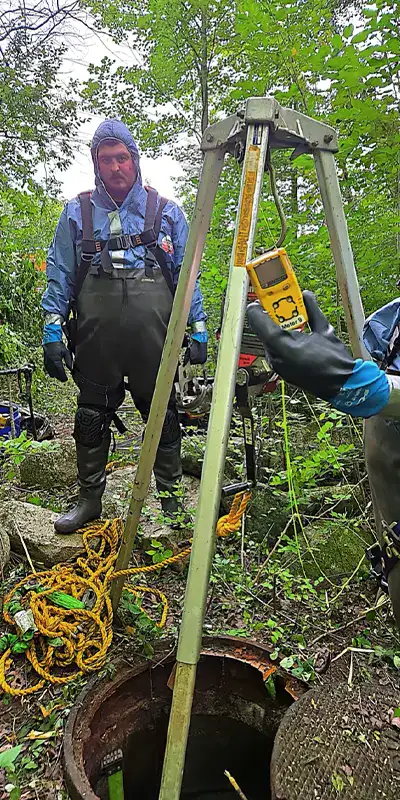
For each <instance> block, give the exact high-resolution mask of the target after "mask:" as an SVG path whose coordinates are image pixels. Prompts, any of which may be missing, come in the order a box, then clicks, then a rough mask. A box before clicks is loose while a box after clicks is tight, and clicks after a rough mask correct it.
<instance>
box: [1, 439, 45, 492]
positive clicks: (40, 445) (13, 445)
mask: <svg viewBox="0 0 400 800" xmlns="http://www.w3.org/2000/svg"><path fill="white" fill-rule="evenodd" d="M57 448H58V445H57V443H56V442H52V441H43V442H35V441H34V440H33V439H28V437H27V435H26V431H23V432H22V433H21V434H20V436H17V437H16V438H15V439H4V440H1V441H0V463H1V461H4V466H5V467H6V469H8V473H7V479H8V480H12V478H13V477H14V476H15V475H16V473H17V470H18V467H19V465H20V464H22V462H23V460H24V458H25V456H26V455H27V453H28V451H29V452H30V451H32V450H45V451H47V452H48V451H52V450H57Z"/></svg>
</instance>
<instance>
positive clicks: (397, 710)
mask: <svg viewBox="0 0 400 800" xmlns="http://www.w3.org/2000/svg"><path fill="white" fill-rule="evenodd" d="M393 716H394V717H400V707H399V706H398V707H397V708H395V709H394V711H393Z"/></svg>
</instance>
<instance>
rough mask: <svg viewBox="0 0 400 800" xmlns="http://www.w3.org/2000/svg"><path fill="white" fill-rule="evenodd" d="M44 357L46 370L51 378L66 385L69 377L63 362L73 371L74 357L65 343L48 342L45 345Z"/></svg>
mask: <svg viewBox="0 0 400 800" xmlns="http://www.w3.org/2000/svg"><path fill="white" fill-rule="evenodd" d="M43 355H44V368H45V370H46V372H47V374H48V375H50V378H57V380H58V381H61V382H62V383H65V381H67V380H68V376H67V374H66V372H65V369H64V363H63V362H65V365H66V367H68V369H72V356H71V353H70V352H69V350H68V349H67V348H66V347H65V344H64V342H62V341H60V342H47V344H44V345H43Z"/></svg>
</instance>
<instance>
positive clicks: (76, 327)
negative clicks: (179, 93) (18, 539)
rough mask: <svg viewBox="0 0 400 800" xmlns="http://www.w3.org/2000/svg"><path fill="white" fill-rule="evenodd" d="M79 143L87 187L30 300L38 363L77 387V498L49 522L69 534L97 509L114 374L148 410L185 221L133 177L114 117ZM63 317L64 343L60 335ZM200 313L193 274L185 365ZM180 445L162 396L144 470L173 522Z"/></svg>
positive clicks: (201, 336)
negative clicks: (40, 314)
mask: <svg viewBox="0 0 400 800" xmlns="http://www.w3.org/2000/svg"><path fill="white" fill-rule="evenodd" d="M91 153H92V159H93V165H94V171H95V177H96V188H95V190H94V191H93V192H85V193H83V194H81V195H79V196H78V197H77V198H74V199H73V200H71V201H70V202H68V203H67V204H66V206H65V208H64V210H63V212H62V214H61V217H60V220H59V222H58V225H57V229H56V232H55V236H54V239H53V242H52V245H51V247H50V250H49V253H48V258H47V289H46V291H45V293H44V296H43V300H42V306H43V308H44V311H45V315H46V316H45V325H44V335H43V348H44V363H45V368H46V371H47V372H48V374H49V375H50V376H51V377H53V378H57V379H58V380H60V381H66V380H67V374H66V372H65V367H64V364H65V365H66V366H67V367H68V368H69V369H71V368H73V378H74V380H75V382H76V384H77V386H78V388H79V396H78V409H77V412H76V415H75V426H74V434H73V435H74V438H75V442H76V452H77V464H78V481H79V487H80V490H79V500H78V503H77V505H76V506H75V507H74V508H73V509H72V510H71V511H69V512H68V513H66V514H64V515H63V516H62V517H60V518H59V519H57V521H56V522H55V528H56V530H57V531H58V532H59V533H72V532H73V531H75V530H77V529H78V528H80V527H81V526H82V525H84V524H85V523H86V522H88V521H90V520H93V519H96V518H98V517H100V515H101V508H102V506H101V498H102V495H103V492H104V488H105V482H106V472H105V469H106V464H107V460H108V452H109V447H110V438H111V434H110V424H111V422H112V421H113V420H114V421H115V423H116V424H117V425H118V422H119V421H118V417H116V414H115V412H116V409H118V407H119V406H120V405H121V403H122V402H123V399H124V395H125V379H126V380H127V388H128V389H129V391H130V393H131V395H132V398H133V400H134V403H135V405H136V407H137V409H138V410H139V412H140V414H141V416H142V418H143V420H144V422H146V420H147V418H148V414H149V409H150V404H151V399H152V395H153V391H154V386H155V382H156V377H157V371H158V368H159V364H160V360H161V354H162V349H163V345H164V340H165V336H166V332H167V326H168V321H169V317H170V314H171V309H172V303H173V295H174V291H175V287H176V284H177V282H178V277H179V271H180V267H181V264H182V260H183V254H184V250H185V245H186V239H187V232H188V227H187V223H186V220H185V217H184V215H183V212H182V211H181V209H180V208H179V207H178V206H177V205H176V204H175V203H173V202H172V201H170V200H165V199H164V198H162V197H160V196H159V195H158V194H157V192H156V191H155V190H154V189H150V188H148V189H146V188H145V187H144V186H143V185H142V178H141V173H140V165H139V154H138V149H137V146H136V143H135V141H134V140H133V138H132V136H131V134H130V133H129V131H128V129H127V128H126V126H125V125H124V124H123V123H122V122H120V121H119V120H107V121H105V122H103V123H102V124H101V125H100V126H99V128H98V129H97V131H96V133H95V135H94V137H93V142H92V147H91ZM66 322H67V330H68V334H67V335H68V339H69V349H67V348H66V346H65V344H64V342H63V335H62V334H63V326H64V325H65V323H66ZM205 322H206V315H205V313H204V309H203V300H202V296H201V292H200V288H199V285H198V284H196V288H195V291H194V295H193V300H192V305H191V309H190V314H189V324H190V326H191V338H190V344H189V346H188V349H187V352H186V354H185V359H186V360H190V362H191V363H192V364H202V363H204V362H205V361H206V358H207V331H206V325H205ZM70 350H71V351H72V352H73V353H74V362H72V357H71V352H70ZM119 424H120V423H119ZM180 448H181V434H180V426H179V421H178V411H177V407H176V403H175V398H174V396H172V397H171V399H170V402H169V407H168V411H167V414H166V417H165V421H164V426H163V430H162V434H161V439H160V444H159V447H158V450H157V455H156V460H155V464H154V474H155V478H156V485H157V489H158V491H159V492H160V493H161V505H162V509H163V511H164V513H165V514H166V516H167V519H168V520H169V521H170V522H171V524H172V525H176V526H179V525H180V524H181V522H182V519H183V517H182V505H181V501H180V499H179V492H178V494H177V491H178V490H179V484H180V480H181V477H182V464H181V453H180Z"/></svg>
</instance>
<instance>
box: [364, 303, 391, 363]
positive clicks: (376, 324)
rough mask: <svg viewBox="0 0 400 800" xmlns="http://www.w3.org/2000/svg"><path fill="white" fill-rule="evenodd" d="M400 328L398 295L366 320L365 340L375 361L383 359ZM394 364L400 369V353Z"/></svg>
mask: <svg viewBox="0 0 400 800" xmlns="http://www.w3.org/2000/svg"><path fill="white" fill-rule="evenodd" d="M399 330H400V297H396V299H395V300H392V301H391V302H390V303H387V304H386V305H385V306H383V308H380V309H379V310H378V311H375V312H374V313H373V314H371V315H370V316H369V317H368V319H366V320H365V324H364V331H363V340H364V344H365V346H366V348H367V350H368V352H369V353H370V354H371V356H372V358H373V359H374V360H375V361H378V363H379V362H380V361H382V359H383V358H384V357H385V355H386V353H387V351H388V349H389V347H390V345H391V343H392V341H393V340H394V339H395V338H396V337H397V336H398V334H399ZM392 366H393V367H394V368H395V369H398V370H400V353H399V354H398V355H396V356H395V358H394V360H393V363H392Z"/></svg>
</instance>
